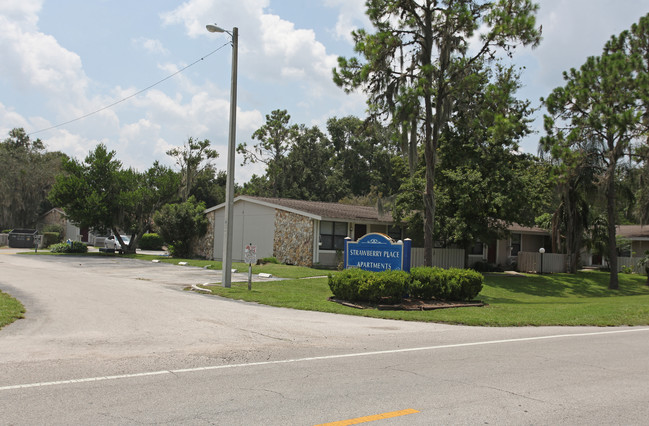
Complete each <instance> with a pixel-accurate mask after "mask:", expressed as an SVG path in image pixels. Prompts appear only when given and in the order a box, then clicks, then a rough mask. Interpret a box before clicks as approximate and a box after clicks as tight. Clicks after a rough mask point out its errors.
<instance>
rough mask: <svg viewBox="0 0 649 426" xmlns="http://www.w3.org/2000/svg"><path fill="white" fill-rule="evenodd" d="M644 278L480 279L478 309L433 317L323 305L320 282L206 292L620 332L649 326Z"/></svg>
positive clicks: (469, 321)
mask: <svg viewBox="0 0 649 426" xmlns="http://www.w3.org/2000/svg"><path fill="white" fill-rule="evenodd" d="M645 281H646V279H645V277H643V276H638V275H625V274H620V290H615V291H611V290H608V288H607V287H608V274H607V273H603V272H580V273H578V274H576V275H569V274H555V275H543V276H538V275H526V276H523V277H514V276H506V275H504V274H500V275H494V276H487V277H485V286H484V288H483V290H482V292H481V293H480V295H479V296H478V299H480V300H482V301H484V302H486V303H488V306H485V307H481V308H454V309H441V310H434V311H415V312H413V311H410V312H406V311H379V310H374V309H365V310H360V309H354V308H349V307H346V306H342V305H339V304H337V303H333V302H329V301H327V298H328V297H330V296H331V291H330V290H329V287H328V284H327V279H326V278H317V279H307V280H286V281H273V282H264V283H261V282H259V283H255V282H253V283H252V290H251V291H248V288H247V283H233V284H232V287H231V288H230V289H227V288H223V287H220V286H210V287H209V288H210V289H211V290H212V292H213V293H214V294H217V295H219V296H224V297H228V298H233V299H240V300H246V301H251V302H258V303H262V304H266V305H271V306H281V307H287V308H293V309H304V310H314V311H321V312H332V313H340V314H347V315H361V316H368V317H376V318H389V319H399V320H408V321H426V322H444V323H451V324H466V325H475V326H528V325H532V326H550V325H563V326H577V325H594V326H620V325H649V287H647V286H646V285H645Z"/></svg>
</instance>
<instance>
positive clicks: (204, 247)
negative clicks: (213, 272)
mask: <svg viewBox="0 0 649 426" xmlns="http://www.w3.org/2000/svg"><path fill="white" fill-rule="evenodd" d="M205 216H206V217H207V232H206V233H205V235H203V236H202V237H200V238H197V239H196V240H194V241H193V250H192V251H193V252H194V254H195V255H196V256H198V257H202V258H205V259H210V260H213V259H214V219H215V218H216V212H215V211H211V212H209V213H208V214H206V215H205Z"/></svg>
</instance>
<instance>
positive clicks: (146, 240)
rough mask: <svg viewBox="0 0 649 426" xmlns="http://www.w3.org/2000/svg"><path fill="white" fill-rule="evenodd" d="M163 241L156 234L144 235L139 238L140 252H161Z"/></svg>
mask: <svg viewBox="0 0 649 426" xmlns="http://www.w3.org/2000/svg"><path fill="white" fill-rule="evenodd" d="M163 244H164V240H163V239H162V237H161V236H159V235H158V234H155V233H152V234H144V235H142V238H140V248H141V249H142V250H162V245H163Z"/></svg>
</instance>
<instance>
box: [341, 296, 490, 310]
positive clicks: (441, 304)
mask: <svg viewBox="0 0 649 426" xmlns="http://www.w3.org/2000/svg"><path fill="white" fill-rule="evenodd" d="M329 300H330V301H332V302H336V303H340V304H341V305H343V306H348V307H350V308H356V309H378V310H380V311H431V310H434V309H450V308H469V307H480V306H485V305H486V303H484V302H481V301H479V300H472V301H470V302H453V301H446V300H420V299H403V300H402V301H401V302H400V303H398V304H394V305H389V304H378V305H375V304H370V303H351V302H347V301H345V300H340V299H336V298H333V297H330V298H329Z"/></svg>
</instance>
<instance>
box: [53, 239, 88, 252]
mask: <svg viewBox="0 0 649 426" xmlns="http://www.w3.org/2000/svg"><path fill="white" fill-rule="evenodd" d="M50 251H51V252H52V253H87V252H88V246H87V245H85V244H84V243H82V242H81V241H72V244H67V243H59V244H54V245H52V246H50Z"/></svg>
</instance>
